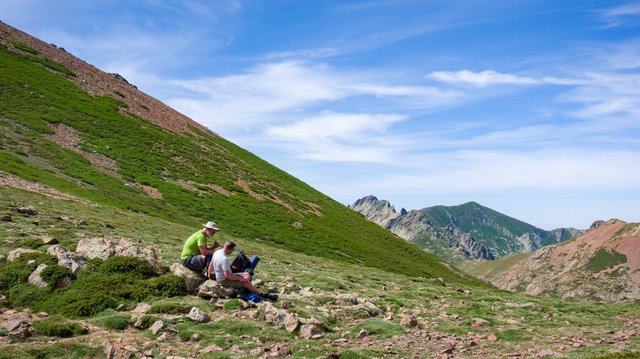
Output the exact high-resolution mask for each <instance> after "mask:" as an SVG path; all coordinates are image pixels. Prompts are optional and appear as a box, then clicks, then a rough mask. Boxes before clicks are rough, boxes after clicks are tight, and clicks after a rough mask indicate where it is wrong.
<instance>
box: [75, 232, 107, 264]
mask: <svg viewBox="0 0 640 359" xmlns="http://www.w3.org/2000/svg"><path fill="white" fill-rule="evenodd" d="M115 252H116V251H115V249H114V248H112V246H111V244H110V243H109V241H107V240H106V239H105V238H100V237H98V238H83V239H81V240H80V241H79V242H78V246H77V247H76V253H78V254H79V255H81V256H84V257H87V258H91V259H93V258H100V259H108V258H109V257H112V256H113V255H114V254H115Z"/></svg>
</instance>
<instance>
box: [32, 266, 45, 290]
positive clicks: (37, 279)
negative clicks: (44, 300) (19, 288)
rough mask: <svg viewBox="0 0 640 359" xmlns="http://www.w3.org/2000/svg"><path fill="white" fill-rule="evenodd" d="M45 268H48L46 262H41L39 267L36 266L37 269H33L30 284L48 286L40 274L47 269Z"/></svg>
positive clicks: (41, 286)
mask: <svg viewBox="0 0 640 359" xmlns="http://www.w3.org/2000/svg"><path fill="white" fill-rule="evenodd" d="M45 268H47V265H46V264H44V263H42V264H40V265H39V266H38V268H36V270H35V271H33V272H32V273H31V275H29V284H31V285H35V286H36V287H40V288H46V287H47V286H48V284H47V282H45V281H44V279H42V277H41V276H40V274H41V273H42V271H43V270H45Z"/></svg>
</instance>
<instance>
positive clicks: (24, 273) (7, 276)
mask: <svg viewBox="0 0 640 359" xmlns="http://www.w3.org/2000/svg"><path fill="white" fill-rule="evenodd" d="M32 271H33V269H32V268H30V267H28V266H27V265H25V263H20V262H18V261H13V262H9V263H5V264H3V265H2V266H0V290H1V291H4V290H7V289H9V288H11V287H13V286H15V285H18V284H23V283H26V282H27V280H28V279H29V275H30V274H31V272H32Z"/></svg>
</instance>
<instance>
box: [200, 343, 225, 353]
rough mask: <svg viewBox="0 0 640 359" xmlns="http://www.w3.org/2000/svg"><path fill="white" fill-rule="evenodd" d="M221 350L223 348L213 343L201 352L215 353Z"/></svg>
mask: <svg viewBox="0 0 640 359" xmlns="http://www.w3.org/2000/svg"><path fill="white" fill-rule="evenodd" d="M221 351H223V349H222V348H220V347H219V346H217V345H215V344H211V345H209V346H208V347H206V348H204V349H203V350H202V352H203V353H217V352H221Z"/></svg>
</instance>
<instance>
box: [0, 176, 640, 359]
mask: <svg viewBox="0 0 640 359" xmlns="http://www.w3.org/2000/svg"><path fill="white" fill-rule="evenodd" d="M19 206H30V207H33V208H34V209H35V210H36V211H38V214H37V215H33V216H29V215H23V214H19V213H17V212H16V211H13V210H12V209H14V208H16V207H19ZM89 209H90V210H89ZM6 212H9V213H13V215H12V218H13V219H12V222H0V237H1V238H2V241H3V242H2V246H1V247H0V254H3V255H6V254H8V252H9V251H10V250H12V249H14V248H32V249H37V250H40V251H44V250H46V248H47V246H46V245H43V244H42V241H41V240H40V238H42V237H46V236H53V237H56V238H59V239H60V241H61V244H62V245H64V246H65V247H69V248H73V247H74V246H75V244H77V242H78V240H80V239H81V238H86V237H90V236H105V237H108V238H132V239H136V240H138V241H139V244H141V245H143V246H144V245H148V246H154V247H155V248H156V249H157V251H158V253H160V256H161V258H160V260H161V262H162V264H163V265H169V264H171V263H173V262H174V261H175V260H174V253H175V252H176V250H177V249H178V248H179V247H180V245H181V243H179V242H177V241H176V240H173V238H179V237H184V236H187V235H189V234H190V233H191V232H192V230H193V228H192V226H188V225H181V224H176V223H174V222H170V221H167V220H164V219H160V218H158V217H155V216H150V215H145V214H142V213H132V212H131V211H128V210H125V209H118V208H114V207H111V206H106V205H98V206H95V205H94V206H91V207H88V205H87V203H84V202H82V201H80V200H60V199H54V198H50V197H45V196H42V195H40V194H35V193H32V192H25V191H22V190H18V189H14V188H9V187H3V186H0V213H6ZM80 221H84V222H83V223H85V224H84V225H79V223H80ZM36 223H37V224H36ZM219 234H220V235H221V239H223V240H224V239H233V240H236V241H238V243H239V245H240V246H241V247H242V248H243V249H244V250H245V251H246V252H247V253H249V254H258V255H259V256H261V257H262V261H261V262H260V264H259V265H258V268H257V269H258V270H257V275H256V278H257V279H259V280H260V281H261V282H262V286H263V287H272V288H275V289H276V290H278V291H280V292H281V299H280V301H279V302H278V303H276V304H275V306H276V307H277V308H280V307H281V306H282V307H283V308H284V307H285V306H284V305H283V303H284V301H288V302H289V303H290V304H289V305H290V306H289V307H288V309H286V311H287V312H288V313H290V314H295V315H297V316H299V317H300V318H302V319H303V320H306V321H309V322H318V323H320V324H319V325H320V326H321V327H322V328H323V331H322V334H321V336H320V337H319V338H318V339H304V338H301V337H300V335H299V334H298V332H297V331H295V332H293V333H290V332H288V331H287V330H285V328H282V327H278V326H276V325H272V324H270V323H268V322H267V321H266V318H265V316H264V315H263V314H260V310H259V309H256V308H247V309H243V307H242V306H241V303H240V302H239V301H238V300H237V299H226V300H223V299H218V300H217V301H213V302H210V301H208V300H204V299H201V298H198V297H195V296H178V297H169V298H162V297H159V296H154V295H148V296H140V297H136V298H119V299H118V301H116V302H115V303H114V305H115V304H118V305H119V304H122V305H123V306H124V307H125V308H127V309H126V310H123V311H114V310H113V309H112V308H107V309H105V310H103V311H101V312H99V313H98V314H96V315H91V316H65V317H62V316H60V313H62V312H63V310H64V309H65V308H64V306H61V307H60V308H57V307H52V306H51V305H49V307H47V304H48V302H50V301H51V299H52V298H53V299H56V298H58V297H61V296H62V297H64V296H65V293H69V292H71V291H74V290H76V289H75V286H77V285H78V284H79V283H81V282H82V281H83V278H87V276H91V275H92V274H91V273H89V274H86V273H85V274H82V272H81V273H80V274H79V276H78V281H76V282H74V284H72V285H71V287H69V288H67V289H48V288H36V287H33V286H30V285H23V284H17V285H14V286H13V287H12V288H11V289H10V290H8V291H4V293H3V294H6V295H7V297H8V298H7V299H8V301H7V302H6V303H3V304H0V309H2V310H0V323H3V319H5V318H6V317H7V313H8V312H5V309H6V308H2V307H7V306H8V307H10V308H13V309H14V310H18V311H21V310H22V309H26V308H29V309H31V312H32V313H33V315H32V317H33V318H32V319H29V321H30V322H32V323H33V327H34V328H35V330H36V335H35V336H33V337H30V338H29V339H28V340H27V341H24V342H19V343H12V342H10V341H9V340H8V339H7V336H6V333H4V332H3V329H2V327H1V326H0V358H71V357H75V358H79V357H102V355H103V352H104V351H103V343H104V341H105V340H109V341H110V342H111V343H113V345H114V346H116V347H117V348H120V349H122V348H129V350H130V351H132V350H137V352H138V353H139V354H142V353H144V352H149V353H151V355H153V356H155V357H165V356H170V355H173V356H181V357H191V358H255V357H263V356H267V357H268V356H271V355H272V354H273V353H275V352H276V350H275V349H274V348H275V346H276V345H277V346H279V347H285V348H288V349H290V350H291V355H290V356H287V357H291V358H319V357H327V356H328V354H329V353H334V354H335V355H334V356H339V357H340V358H372V357H379V358H380V357H394V358H415V357H421V358H422V357H428V358H431V357H435V356H437V355H440V354H442V353H445V354H446V353H450V355H451V356H453V357H464V358H504V357H507V356H508V355H511V356H513V357H524V358H536V357H544V356H549V355H550V356H553V357H559V356H562V357H565V358H592V357H600V356H602V357H606V358H633V357H637V355H638V354H637V351H638V350H640V308H639V307H638V305H637V304H584V303H578V302H570V301H560V300H557V299H551V298H545V297H531V296H526V295H522V294H515V293H509V292H505V291H498V290H495V289H492V288H486V287H485V288H479V287H473V286H465V285H461V284H459V283H450V282H446V281H445V282H441V281H438V280H433V279H427V278H416V277H411V276H406V275H404V274H402V273H399V274H397V273H390V272H387V271H382V270H378V269H374V268H368V267H363V266H360V265H355V264H348V263H344V262H342V261H336V260H331V259H326V258H321V257H314V256H309V255H305V254H301V253H297V252H293V251H290V250H288V249H287V248H285V247H283V246H274V245H273V244H272V243H269V242H266V241H253V240H248V239H246V238H242V237H235V236H233V235H231V234H229V233H228V232H225V231H223V232H220V233H219ZM12 263H13V262H12ZM9 265H10V263H7V262H4V263H0V272H1V273H3V274H4V272H6V271H5V269H6V268H7V267H8V266H9ZM32 267H33V266H32ZM94 278H95V277H94ZM116 289H117V290H116ZM120 290H121V288H115V287H114V288H110V290H109V291H108V292H109V295H115V292H117V291H120ZM0 292H3V290H0ZM29 294H31V296H29ZM34 294H36V295H34ZM86 295H87V298H88V299H91V298H93V296H100V295H101V293H97V292H93V293H86ZM139 301H144V302H146V303H148V304H149V305H150V307H151V309H150V311H149V312H148V313H147V314H146V315H140V314H136V313H134V312H132V309H133V308H135V306H136V305H137V304H138V302H139ZM54 303H55V302H54ZM363 303H368V304H367V305H368V306H367V305H364V304H363ZM371 305H373V307H371ZM192 307H197V308H200V309H201V310H202V311H204V312H205V313H208V315H209V316H210V317H211V318H212V319H213V320H212V321H211V322H209V323H196V322H193V321H190V320H188V319H186V316H185V314H184V313H186V312H187V311H188V310H189V309H190V308H192ZM372 308H373V309H375V308H378V312H374V311H373V310H372ZM42 309H47V311H48V313H49V318H45V319H42V318H38V317H37V316H36V313H38V311H39V310H42ZM406 316H413V317H414V318H415V319H416V325H415V326H411V325H408V326H405V325H401V322H402V319H403V318H405V317H406ZM137 318H142V319H141V320H143V321H146V322H148V323H149V324H151V323H153V322H155V321H156V320H162V321H163V322H164V323H165V325H166V327H167V329H166V330H162V331H160V332H159V333H157V334H152V333H151V332H150V331H149V330H148V329H145V328H142V329H138V328H135V327H134V323H135V322H137V321H138V320H137ZM61 337H63V338H61ZM212 345H215V347H211V346H212ZM209 347H211V348H213V351H207V348H209ZM610 352H623V353H626V354H620V355H615V354H610ZM633 352H636V354H633ZM273 355H275V354H273ZM634 355H635V356H634Z"/></svg>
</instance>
